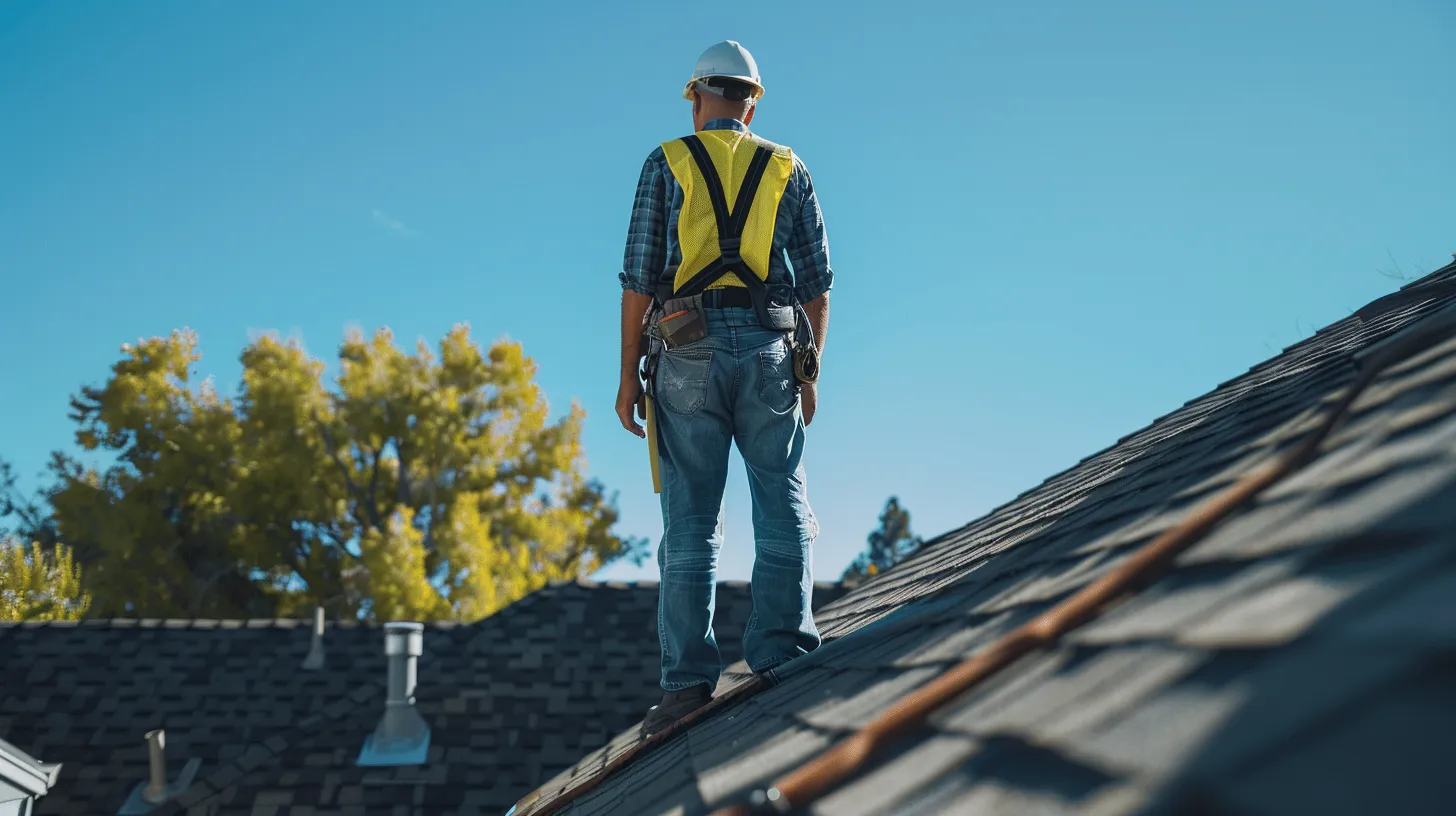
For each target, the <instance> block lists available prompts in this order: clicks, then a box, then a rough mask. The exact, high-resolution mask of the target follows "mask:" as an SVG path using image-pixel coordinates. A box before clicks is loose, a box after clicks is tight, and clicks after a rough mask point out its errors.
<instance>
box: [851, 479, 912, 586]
mask: <svg viewBox="0 0 1456 816" xmlns="http://www.w3.org/2000/svg"><path fill="white" fill-rule="evenodd" d="M923 543H924V542H923V541H921V539H920V537H919V536H916V535H915V534H914V533H911V532H910V511H909V510H906V509H905V508H904V507H901V506H900V500H899V499H897V498H896V497H894V496H891V497H890V500H889V501H888V502H886V503H885V511H884V512H883V513H881V514H880V526H879V528H877V529H876V530H875V531H874V532H872V533H870V535H869V539H868V545H867V546H866V547H865V550H864V552H862V553H860V555H859V557H858V558H856V559H855V560H854V561H853V562H852V563H851V564H850V565H849V567H848V568H847V569H846V570H845V571H844V576H843V577H842V578H841V580H842V581H844V583H845V584H846V585H848V586H859V585H860V584H862V583H864V582H865V581H867V580H869V579H870V578H873V577H874V576H876V575H878V574H880V573H881V572H884V571H885V570H887V569H889V568H890V567H893V566H895V565H896V564H898V563H900V562H901V561H903V560H904V559H905V558H906V557H907V556H909V555H910V554H911V553H913V552H915V551H916V550H918V549H920V545H921V544H923Z"/></svg>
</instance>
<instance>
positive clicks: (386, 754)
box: [358, 621, 430, 765]
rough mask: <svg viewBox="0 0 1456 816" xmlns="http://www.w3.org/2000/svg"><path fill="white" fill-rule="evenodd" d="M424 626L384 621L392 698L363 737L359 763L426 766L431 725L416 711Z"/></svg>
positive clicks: (385, 703) (389, 698)
mask: <svg viewBox="0 0 1456 816" xmlns="http://www.w3.org/2000/svg"><path fill="white" fill-rule="evenodd" d="M424 646H425V625H424V624H423V623H405V622H400V621H391V622H390V623H386V624H384V654H385V656H386V657H388V658H389V697H388V698H387V699H386V700H385V701H384V716H383V717H381V718H380V719H379V725H377V726H375V728H374V733H373V734H370V735H369V736H367V737H365V738H364V749H363V750H361V751H360V752H359V760H358V762H359V764H360V765H423V764H425V755H426V754H428V753H429V751H430V726H429V725H428V724H426V723H425V719H424V718H423V717H421V716H420V712H418V711H416V710H415V662H416V661H417V660H418V659H419V656H420V655H421V654H422V653H423V652H424V650H425V649H424Z"/></svg>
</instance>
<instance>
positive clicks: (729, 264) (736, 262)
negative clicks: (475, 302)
mask: <svg viewBox="0 0 1456 816" xmlns="http://www.w3.org/2000/svg"><path fill="white" fill-rule="evenodd" d="M742 245H743V239H742V238H723V237H721V236H720V237H719V238H718V253H719V257H720V258H721V261H720V262H721V263H722V264H723V266H724V268H727V269H732V270H737V269H739V268H741V267H742V266H743V256H742V255H740V254H739V249H740V247H741V246H742Z"/></svg>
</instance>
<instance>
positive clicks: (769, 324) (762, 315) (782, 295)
mask: <svg viewBox="0 0 1456 816" xmlns="http://www.w3.org/2000/svg"><path fill="white" fill-rule="evenodd" d="M744 277H749V278H754V283H750V284H749V285H748V292H749V295H750V296H751V297H752V298H753V309H754V311H756V312H758V322H759V324H760V325H762V326H763V327H764V328H765V329H768V330H769V331H781V332H787V331H793V330H794V288H793V287H792V286H787V285H785V284H781V283H776V284H774V285H772V286H766V285H764V284H763V283H759V282H758V281H757V278H756V276H755V275H754V274H753V273H752V272H748V273H747V274H746V275H745V276H744Z"/></svg>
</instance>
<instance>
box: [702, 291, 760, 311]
mask: <svg viewBox="0 0 1456 816" xmlns="http://www.w3.org/2000/svg"><path fill="white" fill-rule="evenodd" d="M733 307H737V308H740V309H751V308H753V296H752V295H750V294H748V288H747V287H744V286H725V287H723V288H722V289H709V290H708V291H706V292H704V293H703V308H705V309H728V308H733Z"/></svg>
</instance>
